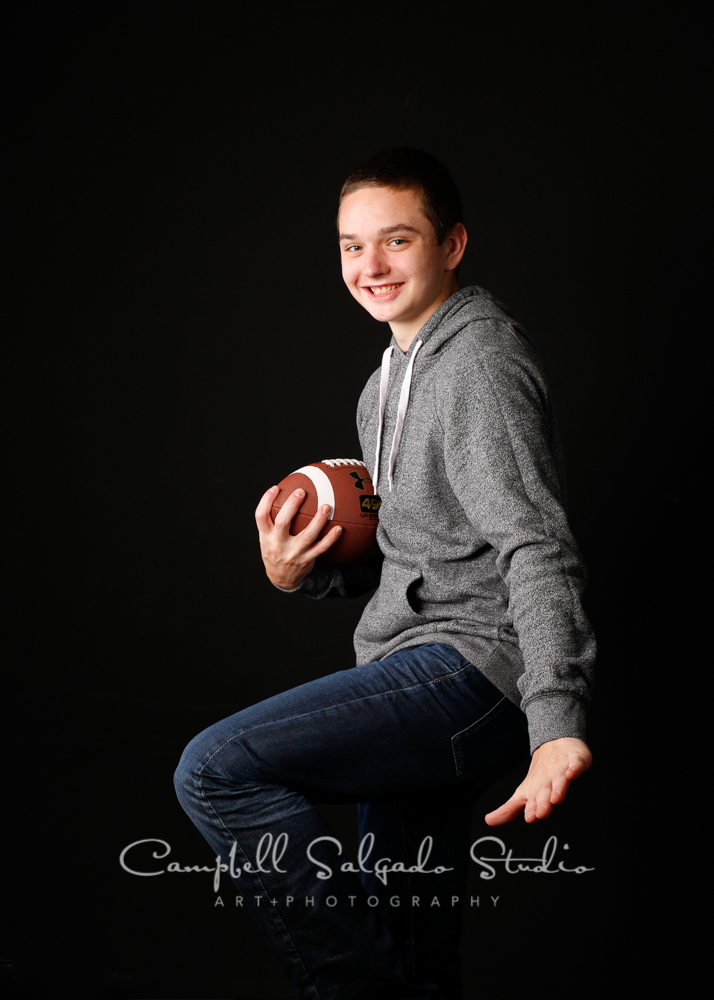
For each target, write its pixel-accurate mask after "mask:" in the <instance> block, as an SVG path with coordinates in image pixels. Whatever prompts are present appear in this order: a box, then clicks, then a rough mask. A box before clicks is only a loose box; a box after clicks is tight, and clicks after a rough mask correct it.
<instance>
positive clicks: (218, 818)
mask: <svg viewBox="0 0 714 1000" xmlns="http://www.w3.org/2000/svg"><path fill="white" fill-rule="evenodd" d="M256 728H257V727H256ZM229 742H230V741H229ZM227 745H228V744H227V743H226V744H224V746H227ZM217 752H218V751H216V753H217ZM213 756H215V755H213ZM198 785H199V791H200V795H201V798H202V800H203V804H204V806H205V808H206V809H208V810H210V811H211V813H213V816H214V817H215V819H216V822H217V823H218V825H219V826H220V827H222V828H223V829H224V830H225V832H226V834H227V835H228V837H229V838H232V840H233V842H234V843H235V845H236V850H239V851H240V852H241V855H242V856H243V859H244V861H248V856H247V855H246V853H245V851H244V850H243V848H242V847H241V846H240V844H239V843H238V838H237V837H236V836H235V834H234V833H233V832H232V831H231V830H229V828H228V827H227V826H226V824H225V822H224V821H223V817H222V816H221V815H220V814H219V813H218V812H216V810H215V809H214V807H213V804H212V803H211V802H209V801H208V799H207V798H206V794H205V791H204V788H203V778H200V779H199V781H198ZM253 874H254V875H255V876H256V881H257V882H258V884H259V885H260V888H261V890H262V892H263V895H264V896H265V897H266V898H267V899H270V893H268V891H267V888H266V886H265V883H264V881H263V879H262V877H261V872H260V871H256V872H253ZM268 913H269V914H272V916H273V918H274V919H275V920H276V922H278V923H279V924H280V928H282V934H283V935H284V937H285V938H287V940H288V941H289V942H290V947H291V950H292V953H293V955H294V957H295V958H296V959H297V961H298V962H299V964H300V967H301V968H302V970H303V973H304V974H305V976H306V978H307V980H308V981H309V984H310V988H311V989H312V990H313V992H314V996H315V998H316V1000H320V993H319V992H318V989H317V987H316V986H315V982H314V980H313V977H312V975H311V974H310V972H309V970H308V968H307V966H306V965H305V962H304V961H303V957H302V955H301V954H300V950H299V949H298V947H297V945H296V944H295V941H294V940H293V937H292V935H291V934H290V931H289V930H288V928H287V926H286V924H285V921H284V920H283V917H282V914H281V913H280V911H279V910H278V909H277V908H276V907H274V906H273V907H271V909H270V910H268Z"/></svg>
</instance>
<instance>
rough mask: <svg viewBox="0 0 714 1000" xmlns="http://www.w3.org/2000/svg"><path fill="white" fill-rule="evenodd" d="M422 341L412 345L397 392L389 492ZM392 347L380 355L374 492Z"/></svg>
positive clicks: (375, 490)
mask: <svg viewBox="0 0 714 1000" xmlns="http://www.w3.org/2000/svg"><path fill="white" fill-rule="evenodd" d="M423 344H424V342H423V341H422V340H417V342H416V344H415V345H414V350H413V351H412V356H411V358H410V359H409V364H408V365H407V370H406V371H405V373H404V380H403V382H402V388H401V392H400V393H399V406H398V407H397V423H396V426H395V428H394V437H393V438H392V448H391V451H390V452H389V492H390V493H391V491H392V485H393V483H394V479H393V473H394V463H395V462H396V460H397V452H398V451H399V442H400V440H401V437H402V428H403V427H404V417H405V415H406V412H407V406H408V405H409V391H410V389H411V385H412V369H413V368H414V359H415V358H416V356H417V354H418V353H419V350H420V349H421V347H423ZM393 350H394V347H388V348H387V350H386V351H385V352H384V354H383V355H382V374H381V377H380V380H379V427H378V428H377V451H376V455H375V458H374V475H373V476H372V483H373V485H374V492H375V494H376V493H377V486H378V483H379V457H380V454H379V453H380V451H381V450H382V429H383V427H384V413H385V410H386V408H387V383H388V382H389V363H390V361H391V357H392V351H393Z"/></svg>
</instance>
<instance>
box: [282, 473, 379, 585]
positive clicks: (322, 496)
mask: <svg viewBox="0 0 714 1000" xmlns="http://www.w3.org/2000/svg"><path fill="white" fill-rule="evenodd" d="M278 487H279V489H280V493H278V495H277V497H276V499H275V502H274V503H273V508H272V516H273V519H274V518H275V515H276V514H277V513H278V511H279V510H280V508H281V507H282V505H283V503H284V502H285V501H286V500H287V498H288V497H289V496H290V494H291V493H293V492H294V491H295V490H297V489H303V490H305V499H304V500H303V502H302V505H301V507H300V510H299V511H298V512H297V514H296V515H295V517H294V518H293V519H292V522H291V524H290V534H291V535H297V534H298V533H299V532H300V531H302V530H303V528H306V527H307V525H308V524H309V523H310V521H311V519H312V517H313V516H314V515H315V513H316V512H317V510H318V508H319V507H321V506H322V505H323V504H325V503H327V504H329V505H330V507H331V508H332V513H331V514H330V520H329V521H328V522H327V524H326V525H325V527H324V528H323V529H322V531H321V532H320V534H319V535H318V538H322V537H323V536H324V535H326V534H327V532H328V531H329V530H330V528H333V527H334V526H335V525H336V524H339V525H341V526H342V534H341V535H340V537H339V538H338V540H337V541H336V542H335V544H334V545H332V546H331V547H330V548H329V549H328V550H327V552H325V553H324V554H323V555H321V556H318V559H319V561H320V562H324V563H328V564H329V565H331V566H343V565H345V564H346V563H355V562H367V561H368V560H370V559H374V558H375V557H376V556H377V554H378V552H379V548H378V546H377V524H378V522H379V515H378V513H377V512H378V511H379V506H380V504H381V500H380V499H379V497H378V496H375V493H374V488H373V486H372V479H371V477H370V474H369V472H367V469H366V468H365V467H364V465H363V464H362V462H359V461H358V460H357V459H356V458H325V459H323V460H322V461H321V462H313V463H312V465H305V466H303V468H301V469H297V470H296V471H295V472H293V473H291V474H290V475H289V476H287V477H286V478H285V479H283V480H282V482H280V483H278Z"/></svg>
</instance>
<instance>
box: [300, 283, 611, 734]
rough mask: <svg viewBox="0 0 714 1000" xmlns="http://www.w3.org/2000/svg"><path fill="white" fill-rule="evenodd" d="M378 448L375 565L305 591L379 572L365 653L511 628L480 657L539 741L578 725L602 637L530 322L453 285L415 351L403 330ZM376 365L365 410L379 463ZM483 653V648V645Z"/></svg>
mask: <svg viewBox="0 0 714 1000" xmlns="http://www.w3.org/2000/svg"><path fill="white" fill-rule="evenodd" d="M418 339H421V340H422V341H423V342H424V345H423V347H422V348H421V349H420V351H419V354H418V356H417V358H416V360H415V364H414V371H413V377H412V385H411V396H410V400H409V407H408V409H407V413H406V420H405V422H404V429H403V433H402V438H401V443H400V446H399V452H398V454H397V458H396V464H395V468H394V486H393V489H392V490H391V492H389V490H388V485H387V464H388V455H389V447H390V444H391V440H392V435H393V432H394V423H395V420H396V412H397V402H398V398H399V391H400V389H401V385H402V379H403V376H404V371H405V367H406V365H407V363H408V361H409V357H410V355H411V353H412V351H413V350H414V346H415V344H416V342H417V340H418ZM392 343H393V344H394V345H395V350H394V352H393V354H392V359H391V368H390V375H389V388H388V397H387V408H386V414H385V427H384V435H383V440H382V448H381V461H380V489H379V492H380V495H381V497H382V506H381V509H380V512H379V529H378V539H379V545H380V548H381V550H382V552H383V553H384V561H383V563H382V566H381V577H380V575H379V567H378V566H377V567H368V566H354V567H343V568H341V569H338V568H332V567H327V566H322V565H317V566H316V567H315V569H314V570H313V572H312V573H311V574H310V576H309V577H308V578H307V579H306V580H305V581H303V583H302V585H301V586H300V588H298V589H299V590H300V591H302V592H303V593H305V594H307V595H308V596H311V597H316V598H321V597H328V596H330V597H331V596H356V595H357V594H359V593H364V592H365V591H366V590H368V589H370V588H371V587H373V586H375V585H376V584H377V581H379V587H378V589H377V591H376V592H375V594H374V595H373V596H372V599H371V600H370V602H369V604H368V605H367V607H366V608H365V611H364V613H363V615H362V618H361V620H360V623H359V625H358V627H357V630H356V632H355V639H354V642H355V650H356V653H357V662H358V663H359V664H362V663H368V662H371V661H372V660H379V659H383V658H384V657H385V656H388V655H389V654H390V653H393V652H395V651H396V650H398V649H404V648H405V647H407V646H415V645H421V644H422V643H427V642H448V643H450V644H451V645H453V646H455V647H456V649H458V650H459V652H461V653H462V654H463V655H464V656H465V657H466V658H467V659H470V658H471V650H472V647H474V646H475V645H476V643H475V641H474V638H473V637H479V636H480V637H485V638H492V639H499V640H502V641H501V644H500V646H497V647H496V653H495V654H494V655H493V656H492V657H491V659H490V660H489V661H487V663H486V664H483V663H482V662H479V668H480V669H481V670H482V671H483V673H485V674H486V676H487V677H488V678H489V680H490V681H491V682H492V683H493V684H495V685H496V687H498V688H499V689H500V691H501V692H502V693H503V694H505V695H507V697H508V698H510V699H511V700H512V701H513V702H515V703H516V704H517V705H520V707H521V708H522V710H523V711H524V712H525V713H526V716H527V718H528V726H529V731H530V736H531V748H532V749H535V748H536V747H537V746H539V745H540V744H541V743H543V742H545V741H546V740H551V739H556V738H558V737H561V736H577V737H580V738H581V739H583V738H585V707H586V705H587V702H588V699H589V692H590V686H591V679H592V668H593V662H594V659H595V640H594V637H593V634H592V631H591V629H590V626H589V624H588V621H587V618H586V617H585V614H584V612H583V609H582V605H581V594H582V591H583V587H584V584H585V571H584V568H583V564H582V560H581V558H580V554H579V552H578V549H577V546H576V544H575V540H574V539H573V536H572V534H571V532H570V529H569V527H568V523H567V520H566V515H565V483H564V475H563V466H562V458H561V451H560V445H559V441H558V434H557V429H556V424H555V417H554V414H553V409H552V405H551V401H550V391H549V388H548V385H547V383H546V380H545V377H544V375H543V372H542V369H541V366H540V363H539V361H538V358H537V356H536V354H535V352H534V350H533V348H532V347H531V346H530V344H529V342H528V340H527V338H526V336H525V333H524V331H523V329H522V328H521V327H520V326H519V325H518V324H517V323H516V322H515V321H514V320H513V319H512V317H511V316H509V315H508V313H507V312H506V311H505V309H504V307H503V306H501V305H500V304H499V303H498V302H496V300H495V299H494V298H493V297H492V296H491V295H490V294H489V293H488V292H486V291H484V290H483V289H481V288H478V287H475V286H473V287H470V288H464V289H462V290H460V291H458V292H456V293H455V294H454V295H452V296H451V298H449V299H448V300H447V301H446V302H445V303H444V304H443V305H442V306H441V307H440V308H439V309H438V310H437V311H436V312H435V313H434V315H433V316H432V317H431V318H430V319H429V320H428V322H427V323H426V324H425V325H424V327H423V328H422V330H421V332H420V333H419V335H418V337H417V338H415V340H414V342H413V343H412V345H411V347H410V349H409V352H408V353H407V354H406V355H405V354H402V352H401V350H400V349H399V347H398V346H396V342H395V341H394V340H392ZM378 417H379V371H377V372H375V373H374V375H372V377H371V378H370V380H369V382H368V383H367V385H366V387H365V389H364V391H363V393H362V396H361V398H360V401H359V407H358V413H357V424H358V429H359V435H360V442H361V444H362V452H363V458H364V460H365V464H366V465H367V468H368V469H370V471H371V472H372V474H373V473H374V468H373V467H374V453H375V446H376V437H377V425H378ZM479 660H480V657H479Z"/></svg>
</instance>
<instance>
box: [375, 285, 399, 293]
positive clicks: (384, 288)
mask: <svg viewBox="0 0 714 1000" xmlns="http://www.w3.org/2000/svg"><path fill="white" fill-rule="evenodd" d="M396 287H397V285H376V286H374V287H372V286H371V285H370V288H371V290H372V294H373V295H389V293H390V292H393V291H394V289H395V288H396Z"/></svg>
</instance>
